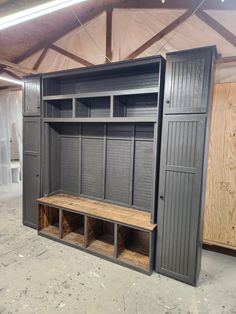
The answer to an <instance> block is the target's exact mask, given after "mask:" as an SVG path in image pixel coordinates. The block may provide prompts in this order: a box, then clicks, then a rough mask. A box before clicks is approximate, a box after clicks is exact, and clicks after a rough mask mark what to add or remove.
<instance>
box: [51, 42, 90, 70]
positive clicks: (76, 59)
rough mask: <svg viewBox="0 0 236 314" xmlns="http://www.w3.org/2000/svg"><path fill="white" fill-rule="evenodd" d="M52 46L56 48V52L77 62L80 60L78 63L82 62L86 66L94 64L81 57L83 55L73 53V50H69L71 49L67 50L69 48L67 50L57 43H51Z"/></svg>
mask: <svg viewBox="0 0 236 314" xmlns="http://www.w3.org/2000/svg"><path fill="white" fill-rule="evenodd" d="M50 48H51V49H53V50H55V51H56V52H58V53H60V54H62V55H63V56H65V57H67V58H70V59H72V60H74V61H76V62H78V63H80V64H82V65H84V66H92V65H94V64H93V63H91V62H89V61H87V60H85V59H84V58H81V57H79V56H77V55H75V54H73V53H71V52H69V51H67V50H65V49H63V48H61V47H58V46H56V45H51V46H50Z"/></svg>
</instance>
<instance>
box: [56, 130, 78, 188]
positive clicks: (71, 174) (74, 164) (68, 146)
mask: <svg viewBox="0 0 236 314" xmlns="http://www.w3.org/2000/svg"><path fill="white" fill-rule="evenodd" d="M78 157H79V139H78V138H77V137H70V136H65V135H61V137H60V181H61V190H62V191H65V192H73V193H79V182H78V178H79V162H80V161H79V158H78Z"/></svg>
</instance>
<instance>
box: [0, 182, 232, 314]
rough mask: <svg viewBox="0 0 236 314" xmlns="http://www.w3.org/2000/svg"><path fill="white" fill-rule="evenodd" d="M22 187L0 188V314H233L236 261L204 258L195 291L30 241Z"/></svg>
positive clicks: (46, 242)
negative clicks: (25, 218)
mask: <svg viewBox="0 0 236 314" xmlns="http://www.w3.org/2000/svg"><path fill="white" fill-rule="evenodd" d="M21 221H22V218H21V185H20V184H13V185H12V187H11V188H10V189H8V190H3V189H2V188H1V189H0V313H4V314H5V313H24V314H25V313H26V314H27V313H34V314H37V313H43V314H46V313H50V314H53V313H67V314H73V313H76V314H85V313H88V314H93V313H96V314H106V313H109V314H113V313H127V314H133V313H136V314H138V313H140V314H143V313H144V314H149V313H151V314H156V313H166V314H167V313H170V314H172V313H181V314H182V313H183V314H184V313H203V314H205V313H206V314H208V313H214V314H218V313H230V314H233V313H236V258H235V257H232V256H227V255H223V254H219V253H215V252H210V251H204V252H203V260H202V271H201V276H200V280H199V286H198V287H197V288H194V287H191V286H188V285H186V284H182V283H180V282H177V281H175V280H171V279H169V278H167V277H164V276H160V275H158V274H156V273H153V275H152V276H146V275H143V274H140V273H138V272H135V271H132V270H129V269H126V268H124V267H121V266H118V265H116V264H113V263H110V262H107V261H104V260H102V259H100V258H97V257H94V256H92V255H89V254H86V253H84V252H81V251H79V250H76V249H73V248H70V247H67V246H64V245H62V244H59V243H56V242H53V241H50V240H47V239H45V238H42V237H39V236H37V233H36V231H35V230H32V229H30V228H27V227H24V226H23V225H22V223H21Z"/></svg>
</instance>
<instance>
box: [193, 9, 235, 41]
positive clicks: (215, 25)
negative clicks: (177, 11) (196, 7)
mask: <svg viewBox="0 0 236 314" xmlns="http://www.w3.org/2000/svg"><path fill="white" fill-rule="evenodd" d="M196 15H197V17H198V18H199V19H200V20H202V21H203V22H205V23H206V24H207V25H208V26H210V27H211V28H212V29H213V30H214V31H216V32H217V33H218V34H219V35H221V36H222V37H223V38H225V39H226V40H227V41H228V42H229V43H230V44H231V45H233V46H234V47H236V36H235V35H234V34H233V33H231V32H230V31H229V30H228V29H227V28H225V27H224V26H223V25H222V24H220V23H219V22H218V21H216V20H215V19H214V18H213V17H211V16H210V15H209V14H207V13H206V12H204V11H202V10H200V11H198V12H196Z"/></svg>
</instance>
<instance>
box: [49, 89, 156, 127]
mask: <svg viewBox="0 0 236 314" xmlns="http://www.w3.org/2000/svg"><path fill="white" fill-rule="evenodd" d="M157 104H158V93H157V92H153V93H150V92H148V93H142V94H141V93H137V94H119V95H110V94H107V95H104V96H99V95H97V96H95V95H94V96H90V97H85V96H79V95H68V96H66V97H63V96H61V98H60V96H51V97H50V96H48V97H44V102H43V105H44V110H43V112H44V121H45V122H50V121H53V122H63V121H65V119H66V121H67V122H89V121H90V122H132V121H137V122H138V121H141V122H157V118H158V105H157Z"/></svg>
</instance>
